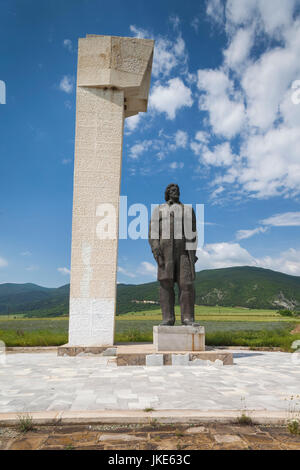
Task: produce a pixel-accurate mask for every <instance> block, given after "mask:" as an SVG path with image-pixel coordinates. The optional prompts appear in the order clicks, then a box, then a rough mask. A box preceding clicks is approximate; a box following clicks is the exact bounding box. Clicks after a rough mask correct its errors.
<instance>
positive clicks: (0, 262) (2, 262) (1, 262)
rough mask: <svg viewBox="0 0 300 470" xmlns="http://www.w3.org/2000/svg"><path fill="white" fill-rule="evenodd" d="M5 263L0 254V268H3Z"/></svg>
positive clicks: (6, 263)
mask: <svg viewBox="0 0 300 470" xmlns="http://www.w3.org/2000/svg"><path fill="white" fill-rule="evenodd" d="M7 265H8V262H7V261H6V259H4V258H1V256H0V268H4V267H5V266H7Z"/></svg>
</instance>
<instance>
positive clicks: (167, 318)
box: [159, 279, 175, 325]
mask: <svg viewBox="0 0 300 470" xmlns="http://www.w3.org/2000/svg"><path fill="white" fill-rule="evenodd" d="M159 297H160V306H161V311H162V319H163V322H162V325H174V323H175V311H174V305H175V292H174V282H173V279H167V280H164V281H160V291H159Z"/></svg>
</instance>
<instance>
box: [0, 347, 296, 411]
mask: <svg viewBox="0 0 300 470" xmlns="http://www.w3.org/2000/svg"><path fill="white" fill-rule="evenodd" d="M113 359H114V358H112V357H102V356H96V357H95V356H79V357H78V356H77V357H58V356H57V355H56V352H55V351H52V352H47V353H8V354H7V355H6V363H5V364H2V365H1V367H0V382H1V390H0V413H9V412H34V411H60V410H70V411H76V410H82V411H84V410H105V409H106V410H143V409H145V408H147V407H151V408H154V409H155V410H171V409H173V410H175V409H177V410H185V409H186V410H188V409H190V410H203V411H204V410H242V409H244V408H246V409H247V410H270V411H272V410H273V411H274V410H280V411H286V412H287V417H288V412H289V410H290V409H291V408H293V407H294V404H293V403H294V402H295V400H291V397H292V396H294V397H295V396H296V395H297V394H298V395H299V394H300V361H298V363H297V361H295V360H294V361H293V360H292V354H289V353H282V352H261V351H235V352H234V362H235V364H234V365H232V366H214V365H209V366H190V367H184V366H161V367H143V366H135V367H133V366H128V367H117V366H116V365H115V364H114V363H113V362H112V361H113ZM298 401H299V400H298Z"/></svg>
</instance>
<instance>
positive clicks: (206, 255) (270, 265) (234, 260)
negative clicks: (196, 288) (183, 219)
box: [196, 242, 300, 276]
mask: <svg viewBox="0 0 300 470" xmlns="http://www.w3.org/2000/svg"><path fill="white" fill-rule="evenodd" d="M197 256H198V261H197V264H196V270H197V271H198V270H202V269H220V268H228V267H232V266H257V267H262V268H265V269H272V270H274V271H281V272H283V273H286V274H290V275H293V276H299V275H300V250H295V249H293V248H290V249H289V250H287V251H283V252H282V253H279V254H278V256H275V257H271V256H265V257H262V258H255V257H254V256H252V255H251V254H250V253H249V252H248V251H247V250H246V249H245V248H243V247H241V245H240V244H239V243H226V242H223V243H213V244H208V245H205V246H204V247H203V248H202V249H200V250H197Z"/></svg>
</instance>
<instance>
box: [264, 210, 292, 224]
mask: <svg viewBox="0 0 300 470" xmlns="http://www.w3.org/2000/svg"><path fill="white" fill-rule="evenodd" d="M261 223H262V224H264V225H271V226H273V227H300V212H284V213H282V214H276V215H273V216H272V217H268V218H267V219H263V220H262V221H261Z"/></svg>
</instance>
